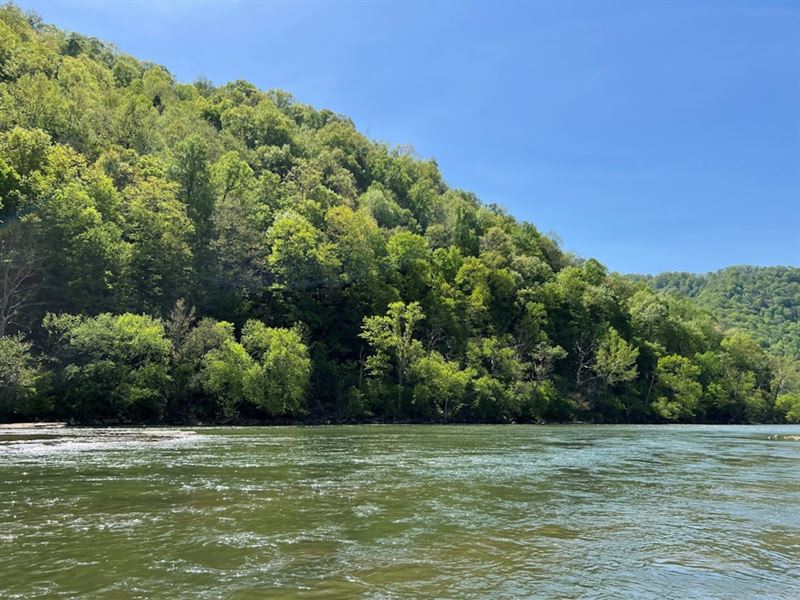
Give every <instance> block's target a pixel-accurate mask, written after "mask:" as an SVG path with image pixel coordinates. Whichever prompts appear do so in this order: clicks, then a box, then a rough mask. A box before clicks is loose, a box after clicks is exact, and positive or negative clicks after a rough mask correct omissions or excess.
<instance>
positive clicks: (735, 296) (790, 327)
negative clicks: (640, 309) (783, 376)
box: [636, 266, 800, 359]
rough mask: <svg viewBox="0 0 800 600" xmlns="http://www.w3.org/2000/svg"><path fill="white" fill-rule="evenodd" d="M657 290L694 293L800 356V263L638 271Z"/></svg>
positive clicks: (773, 347)
mask: <svg viewBox="0 0 800 600" xmlns="http://www.w3.org/2000/svg"><path fill="white" fill-rule="evenodd" d="M636 279H638V280H639V281H644V282H646V283H648V284H649V285H651V286H652V287H653V289H655V290H658V291H662V292H669V293H674V294H680V295H682V296H686V297H688V298H693V299H694V300H695V301H696V302H697V303H698V304H699V305H700V306H703V307H704V308H707V309H708V310H710V311H711V312H712V313H714V315H716V316H717V317H718V318H719V320H720V322H721V323H722V324H723V325H724V326H725V327H728V328H731V329H741V330H743V331H747V332H749V333H751V334H752V335H753V336H754V337H755V338H756V339H757V340H758V341H760V342H761V343H762V344H763V345H764V346H765V347H767V348H768V349H769V350H770V351H772V352H773V353H776V354H784V355H786V356H792V357H794V358H796V359H797V358H800V268H797V267H748V266H739V267H728V268H727V269H722V270H720V271H717V272H715V273H708V274H706V275H695V274H692V273H662V274H660V275H656V276H654V277H652V276H636Z"/></svg>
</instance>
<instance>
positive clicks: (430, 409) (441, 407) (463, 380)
mask: <svg viewBox="0 0 800 600" xmlns="http://www.w3.org/2000/svg"><path fill="white" fill-rule="evenodd" d="M411 378H412V380H413V381H414V382H415V383H414V389H413V396H412V397H413V403H414V406H415V407H416V408H417V410H419V411H420V412H421V414H422V415H423V416H425V417H428V418H430V417H432V416H434V417H436V418H440V419H442V420H443V421H444V422H445V423H447V422H448V421H449V420H450V417H451V415H453V414H454V413H456V412H458V410H459V408H460V407H461V405H462V404H463V402H464V397H465V393H466V389H467V385H468V383H469V380H470V376H469V373H468V372H466V371H462V370H460V369H459V367H458V363H456V362H454V361H449V360H445V358H444V357H443V356H442V355H441V354H439V353H438V352H431V353H430V354H429V355H427V356H423V357H421V358H419V359H417V360H416V361H415V362H414V364H413V365H412V367H411Z"/></svg>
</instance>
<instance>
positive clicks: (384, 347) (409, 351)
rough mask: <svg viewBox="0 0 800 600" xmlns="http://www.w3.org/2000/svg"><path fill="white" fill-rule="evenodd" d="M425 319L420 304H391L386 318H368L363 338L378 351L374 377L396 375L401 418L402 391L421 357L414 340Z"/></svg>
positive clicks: (373, 357)
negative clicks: (419, 326)
mask: <svg viewBox="0 0 800 600" xmlns="http://www.w3.org/2000/svg"><path fill="white" fill-rule="evenodd" d="M424 318H425V315H424V313H423V312H422V308H421V307H420V305H419V303H418V302H412V303H411V304H405V303H404V302H392V303H391V304H390V305H389V309H388V310H387V312H386V314H385V315H379V316H373V317H365V318H364V324H363V327H362V332H361V337H362V338H363V339H364V340H366V341H367V343H369V345H370V346H372V348H373V350H374V351H375V352H374V354H372V355H371V356H370V357H369V358H368V359H367V369H368V370H369V371H370V372H371V373H373V374H375V375H386V374H388V373H389V372H390V371H393V372H394V375H395V381H396V384H397V407H396V410H397V414H398V415H400V414H402V404H403V391H404V385H405V382H406V380H407V379H408V375H409V370H410V367H411V365H412V364H413V361H414V360H415V359H416V358H417V357H419V356H420V355H421V354H422V344H421V343H420V342H419V340H416V339H414V330H415V328H416V326H417V324H418V323H419V322H420V321H422V319H424Z"/></svg>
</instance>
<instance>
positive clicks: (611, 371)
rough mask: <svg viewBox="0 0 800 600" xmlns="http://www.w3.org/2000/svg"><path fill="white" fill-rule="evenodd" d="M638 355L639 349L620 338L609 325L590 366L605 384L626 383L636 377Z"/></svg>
mask: <svg viewBox="0 0 800 600" xmlns="http://www.w3.org/2000/svg"><path fill="white" fill-rule="evenodd" d="M638 357H639V349H638V348H636V347H635V346H633V345H631V344H629V343H628V342H626V341H625V340H624V339H622V336H620V334H619V333H618V332H617V330H616V329H614V328H613V327H609V329H608V332H607V333H606V336H605V337H604V338H603V340H602V341H601V342H600V347H599V348H598V349H597V355H596V356H595V360H594V365H593V367H592V368H593V369H594V372H595V373H597V375H598V376H599V377H600V379H602V380H603V381H604V382H605V383H606V385H609V386H614V385H617V384H619V383H627V382H629V381H633V380H634V379H636V375H637V373H638V370H637V369H636V359H637V358H638Z"/></svg>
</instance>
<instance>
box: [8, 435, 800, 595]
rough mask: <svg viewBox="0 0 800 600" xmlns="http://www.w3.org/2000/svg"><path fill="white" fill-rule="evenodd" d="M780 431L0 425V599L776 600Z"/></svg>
mask: <svg viewBox="0 0 800 600" xmlns="http://www.w3.org/2000/svg"><path fill="white" fill-rule="evenodd" d="M793 436H800V427H789V426H753V427H713V426H580V425H570V426H552V427H551V426H367V425H365V426H331V427H276V428H208V429H206V428H199V429H191V430H190V429H180V430H176V429H169V430H167V429H155V430H143V429H138V430H136V429H101V430H97V429H95V430H89V429H61V430H47V431H43V430H29V429H3V427H2V426H0V597H1V598H4V599H6V598H61V597H63V598H676V599H686V598H734V599H742V598H765V599H766V598H769V599H776V598H778V599H780V598H787V599H789V598H792V599H796V598H800V439H793Z"/></svg>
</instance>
